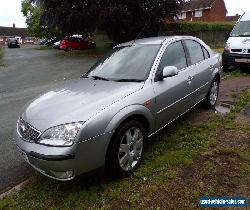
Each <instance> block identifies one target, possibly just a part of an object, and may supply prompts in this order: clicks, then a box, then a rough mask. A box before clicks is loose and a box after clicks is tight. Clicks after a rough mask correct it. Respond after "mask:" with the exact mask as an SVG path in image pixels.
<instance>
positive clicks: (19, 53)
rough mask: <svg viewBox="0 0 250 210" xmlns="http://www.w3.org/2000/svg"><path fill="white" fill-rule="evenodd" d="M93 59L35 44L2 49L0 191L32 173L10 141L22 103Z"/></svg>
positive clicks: (77, 73) (81, 69)
mask: <svg viewBox="0 0 250 210" xmlns="http://www.w3.org/2000/svg"><path fill="white" fill-rule="evenodd" d="M95 61H96V60H95V59H94V58H88V57H86V58H85V57H71V56H63V55H62V54H61V53H59V52H58V51H57V50H37V49H36V46H25V47H22V48H21V49H8V48H6V49H5V56H4V64H5V67H0V192H1V191H3V190H4V189H6V188H8V187H12V186H14V185H15V184H17V183H19V182H21V181H23V180H25V179H26V178H27V177H29V176H31V175H32V173H34V171H33V170H32V169H31V168H30V167H29V166H28V165H27V164H26V163H25V162H24V161H23V159H22V158H21V156H20V155H19V153H18V151H17V150H16V147H15V145H13V143H12V142H11V139H12V133H13V130H14V129H15V123H16V120H17V118H18V115H19V113H20V110H21V109H22V107H23V106H24V105H25V104H26V103H27V102H29V101H30V100H32V99H33V98H35V97H37V96H38V95H40V94H42V93H43V92H46V91H47V90H49V89H51V88H52V87H55V86H57V85H60V84H62V83H63V82H64V81H65V80H70V79H74V78H79V77H80V76H81V75H82V74H84V73H85V72H86V71H88V69H89V67H90V66H92V65H93V63H94V62H95Z"/></svg>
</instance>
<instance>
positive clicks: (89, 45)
mask: <svg viewBox="0 0 250 210" xmlns="http://www.w3.org/2000/svg"><path fill="white" fill-rule="evenodd" d="M93 48H96V44H95V42H93V41H92V40H91V39H88V38H82V37H77V36H71V37H65V38H64V39H63V40H62V41H61V44H60V49H61V50H64V51H71V50H85V49H93Z"/></svg>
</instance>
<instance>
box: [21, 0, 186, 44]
mask: <svg viewBox="0 0 250 210" xmlns="http://www.w3.org/2000/svg"><path fill="white" fill-rule="evenodd" d="M25 1H27V0H25ZM182 1H183V0H33V3H36V4H39V5H40V7H41V8H42V10H41V11H40V12H41V14H40V18H41V19H40V21H41V22H42V24H43V25H45V26H47V27H48V29H55V28H56V29H57V30H58V31H59V32H60V33H62V34H65V35H72V34H75V33H80V34H84V33H90V34H92V33H93V32H94V30H95V29H96V28H97V27H99V28H100V29H102V30H103V31H105V32H106V33H107V35H108V36H109V38H110V39H111V40H113V41H114V43H120V42H124V41H128V40H131V39H135V38H141V37H147V36H156V35H157V34H158V32H159V30H160V28H161V26H162V24H163V22H164V20H165V19H166V18H173V17H174V16H175V15H176V14H177V11H178V10H179V8H180V6H181V4H182Z"/></svg>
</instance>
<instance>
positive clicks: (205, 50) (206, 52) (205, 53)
mask: <svg viewBox="0 0 250 210" xmlns="http://www.w3.org/2000/svg"><path fill="white" fill-rule="evenodd" d="M202 50H203V54H204V57H205V59H208V58H210V55H209V52H208V51H207V49H206V48H205V47H202Z"/></svg>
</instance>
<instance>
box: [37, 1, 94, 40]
mask: <svg viewBox="0 0 250 210" xmlns="http://www.w3.org/2000/svg"><path fill="white" fill-rule="evenodd" d="M36 2H39V3H40V5H41V6H42V7H43V9H44V11H43V14H42V16H41V19H42V22H43V24H45V25H47V26H48V28H52V29H53V28H57V29H58V31H59V32H61V33H63V34H65V35H73V34H76V33H77V34H85V33H93V31H94V30H95V29H96V25H97V20H98V13H99V0H60V1H59V0H38V1H36Z"/></svg>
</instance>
